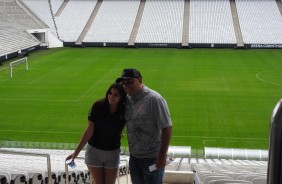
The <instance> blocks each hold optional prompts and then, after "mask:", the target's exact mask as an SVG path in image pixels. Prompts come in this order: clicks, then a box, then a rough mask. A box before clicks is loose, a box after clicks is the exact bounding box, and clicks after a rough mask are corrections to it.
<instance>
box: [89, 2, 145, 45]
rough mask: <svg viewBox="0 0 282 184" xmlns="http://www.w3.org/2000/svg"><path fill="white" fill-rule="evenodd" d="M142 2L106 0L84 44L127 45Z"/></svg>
mask: <svg viewBox="0 0 282 184" xmlns="http://www.w3.org/2000/svg"><path fill="white" fill-rule="evenodd" d="M139 3H140V0H131V1H124V0H116V1H112V0H104V1H103V3H102V5H101V7H100V9H99V12H98V14H97V15H96V18H95V20H94V22H93V24H92V26H91V27H90V29H89V31H88V33H87V35H86V36H85V39H84V42H117V43H127V42H128V39H129V37H130V33H131V30H132V28H133V24H134V20H135V17H136V14H137V10H138V6H139Z"/></svg>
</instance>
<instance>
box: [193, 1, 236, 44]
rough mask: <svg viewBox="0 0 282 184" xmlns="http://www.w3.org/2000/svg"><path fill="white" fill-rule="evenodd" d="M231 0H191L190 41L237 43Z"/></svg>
mask: <svg viewBox="0 0 282 184" xmlns="http://www.w3.org/2000/svg"><path fill="white" fill-rule="evenodd" d="M232 21H233V20H232V15H231V8H230V2H229V0H213V1H206V0H190V22H189V43H222V44H231V43H233V44H234V43H236V37H235V32H234V27H233V22H232Z"/></svg>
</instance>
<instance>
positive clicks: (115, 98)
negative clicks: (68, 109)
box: [66, 83, 126, 184]
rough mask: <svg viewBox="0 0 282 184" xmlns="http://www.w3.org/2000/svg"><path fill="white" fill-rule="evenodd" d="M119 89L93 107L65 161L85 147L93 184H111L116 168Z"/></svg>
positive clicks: (121, 105) (119, 130) (120, 110)
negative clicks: (84, 127)
mask: <svg viewBox="0 0 282 184" xmlns="http://www.w3.org/2000/svg"><path fill="white" fill-rule="evenodd" d="M125 98H126V93H125V91H124V89H123V87H122V85H120V84H117V83H114V84H112V85H111V86H110V87H109V89H108V91H107V93H106V97H105V98H103V99H101V100H98V101H96V102H95V103H94V105H93V106H92V108H91V109H90V111H89V114H88V127H87V128H86V130H85V131H84V133H83V135H82V138H81V140H80V142H79V144H78V146H77V148H76V149H75V151H74V152H73V153H72V154H71V155H69V156H68V157H67V158H66V160H69V159H72V160H74V159H75V158H76V157H77V155H78V154H79V152H80V151H81V150H82V149H83V147H84V146H85V144H86V143H88V144H87V148H86V152H85V164H86V165H87V167H88V169H89V171H90V174H91V176H92V178H93V182H94V183H95V184H114V183H115V180H116V177H117V172H118V168H119V156H120V139H121V135H122V130H123V128H124V126H125V121H124V103H125Z"/></svg>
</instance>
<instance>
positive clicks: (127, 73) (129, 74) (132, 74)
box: [116, 68, 142, 83]
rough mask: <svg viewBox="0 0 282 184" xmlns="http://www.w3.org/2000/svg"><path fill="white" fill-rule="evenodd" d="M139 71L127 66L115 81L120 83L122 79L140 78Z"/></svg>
mask: <svg viewBox="0 0 282 184" xmlns="http://www.w3.org/2000/svg"><path fill="white" fill-rule="evenodd" d="M141 77H142V75H141V74H140V72H139V71H138V70H136V69H134V68H127V69H124V70H123V71H122V74H121V77H120V78H117V80H116V83H120V82H121V81H122V80H124V79H132V78H141Z"/></svg>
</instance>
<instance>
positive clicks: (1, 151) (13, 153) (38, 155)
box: [0, 149, 52, 184]
mask: <svg viewBox="0 0 282 184" xmlns="http://www.w3.org/2000/svg"><path fill="white" fill-rule="evenodd" d="M0 153H2V154H12V155H25V156H37V157H46V158H47V170H48V184H52V176H51V159H50V155H49V154H48V153H33V152H25V151H12V150H4V149H0Z"/></svg>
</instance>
